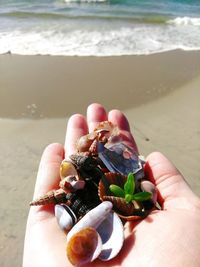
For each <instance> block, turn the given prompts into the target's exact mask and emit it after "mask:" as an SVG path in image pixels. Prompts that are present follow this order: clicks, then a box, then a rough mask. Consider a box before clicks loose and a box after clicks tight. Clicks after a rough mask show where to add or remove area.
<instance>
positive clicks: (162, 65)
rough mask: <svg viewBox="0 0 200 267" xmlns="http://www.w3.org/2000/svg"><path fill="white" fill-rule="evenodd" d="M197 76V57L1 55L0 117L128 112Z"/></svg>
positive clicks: (177, 53)
mask: <svg viewBox="0 0 200 267" xmlns="http://www.w3.org/2000/svg"><path fill="white" fill-rule="evenodd" d="M199 71H200V53H199V51H196V52H183V51H171V52H166V53H160V54H154V55H148V56H122V57H52V56H17V55H1V56H0V96H1V97H0V117H7V118H8V117H11V118H22V117H30V118H32V117H33V118H42V117H48V118H49V117H66V116H68V115H69V114H72V113H74V111H76V112H85V109H86V107H87V105H88V104H89V103H92V102H101V103H104V104H105V106H106V107H107V108H108V109H110V108H113V107H118V108H119V109H127V108H131V107H135V106H139V105H140V104H144V103H146V102H148V101H150V100H155V99H157V98H159V97H160V96H162V95H165V94H167V93H169V92H170V91H173V90H174V89H176V88H178V87H180V86H182V85H183V84H185V83H187V82H189V81H190V80H191V79H192V78H194V77H195V76H196V75H197V74H198V73H199Z"/></svg>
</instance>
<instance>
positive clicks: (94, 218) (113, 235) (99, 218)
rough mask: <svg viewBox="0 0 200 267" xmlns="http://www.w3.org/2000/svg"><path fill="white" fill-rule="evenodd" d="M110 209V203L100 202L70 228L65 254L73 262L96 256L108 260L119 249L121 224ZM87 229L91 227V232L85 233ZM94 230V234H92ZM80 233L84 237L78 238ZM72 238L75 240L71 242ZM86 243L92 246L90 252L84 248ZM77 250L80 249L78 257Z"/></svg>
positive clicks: (92, 258)
mask: <svg viewBox="0 0 200 267" xmlns="http://www.w3.org/2000/svg"><path fill="white" fill-rule="evenodd" d="M111 209H112V203H110V202H108V201H105V202H102V203H101V204H100V205H98V206H97V207H95V208H94V209H92V210H91V211H89V212H88V213H87V214H86V215H85V216H84V217H83V218H82V219H81V220H80V221H79V222H78V223H77V224H76V225H75V226H74V227H73V228H72V229H71V230H70V232H69V233H68V235H67V252H68V253H67V254H68V257H69V260H70V261H71V262H72V263H73V264H74V262H75V263H76V264H78V265H81V264H83V263H84V264H85V263H88V262H91V261H93V260H95V259H96V258H97V257H99V258H100V259H101V260H104V261H106V260H110V259H112V258H113V257H115V256H116V255H117V254H118V252H119V251H120V250H121V247H122V245H123V242H124V232H123V225H122V222H121V220H120V219H119V217H118V216H117V214H116V213H113V212H112V211H111ZM88 229H93V231H91V233H92V234H90V232H89V234H88V233H87V231H88ZM95 229H96V230H95ZM95 232H96V234H94V233H95ZM80 233H81V237H82V236H84V238H83V237H82V238H80V235H79V234H80ZM97 236H98V238H97ZM74 239H75V241H76V242H72V240H74ZM97 240H98V241H97ZM116 240H117V242H116ZM77 242H78V244H77ZM74 243H75V245H74ZM91 243H92V244H91ZM80 244H81V245H80ZM87 245H88V246H89V247H92V249H91V250H90V253H88V251H87V249H86V248H87ZM76 246H78V249H76ZM80 247H81V248H80ZM77 250H79V251H80V254H81V255H80V257H79V255H78V254H79V253H77ZM69 251H70V252H69ZM72 252H73V254H72ZM71 254H72V255H71ZM74 254H76V255H74ZM74 258H76V261H74ZM83 258H84V260H83Z"/></svg>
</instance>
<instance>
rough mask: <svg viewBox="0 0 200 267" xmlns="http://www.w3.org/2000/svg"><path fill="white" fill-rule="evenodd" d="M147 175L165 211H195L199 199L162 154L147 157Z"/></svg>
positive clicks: (154, 153) (157, 153) (199, 201)
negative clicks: (155, 188) (173, 209)
mask: <svg viewBox="0 0 200 267" xmlns="http://www.w3.org/2000/svg"><path fill="white" fill-rule="evenodd" d="M146 160H147V162H146V164H145V173H146V174H147V176H148V178H149V180H151V181H152V182H153V183H154V184H155V185H156V187H157V189H158V201H159V203H160V204H161V206H162V208H163V209H172V208H175V209H177V208H181V209H190V210H191V209H195V208H196V207H197V206H198V207H200V200H199V198H198V197H197V196H196V195H195V194H194V193H193V191H192V190H191V188H190V187H189V185H188V184H187V182H186V181H185V179H184V177H183V176H182V174H181V173H180V172H179V171H178V170H177V168H176V167H175V166H174V165H173V164H172V163H171V162H170V161H169V160H168V159H167V158H166V157H165V156H164V155H163V154H161V153H159V152H153V153H151V154H150V155H149V156H148V157H147V159H146Z"/></svg>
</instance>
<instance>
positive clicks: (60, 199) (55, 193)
mask: <svg viewBox="0 0 200 267" xmlns="http://www.w3.org/2000/svg"><path fill="white" fill-rule="evenodd" d="M64 202H66V192H65V191H64V190H63V189H61V188H60V189H58V190H52V191H49V192H47V193H46V194H45V195H43V196H40V197H39V198H37V199H35V200H33V201H31V202H30V206H39V205H46V204H57V203H64Z"/></svg>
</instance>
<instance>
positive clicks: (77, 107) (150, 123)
mask: <svg viewBox="0 0 200 267" xmlns="http://www.w3.org/2000/svg"><path fill="white" fill-rule="evenodd" d="M199 86H200V52H181V51H174V52H167V53H163V54H157V55H151V56H131V57H110V58H93V57H91V58H78V57H73V58H70V57H46V56H44V57H40V56H38V57H35V56H34V57H32V56H30V57H28V56H13V55H2V56H0V117H1V119H0V128H1V131H0V150H1V153H0V177H1V181H0V184H1V186H0V191H1V192H0V202H1V203H2V204H1V214H0V216H1V231H0V240H1V241H0V242H1V243H0V251H1V259H0V265H1V266H3V267H10V266H21V259H22V251H23V239H24V231H25V224H26V218H27V213H28V209H29V207H28V203H29V201H30V200H31V198H32V193H33V187H34V183H35V177H36V173H37V168H38V164H39V160H40V156H41V153H42V151H43V149H44V147H45V146H46V145H47V144H49V143H52V142H60V143H63V142H64V137H65V127H66V122H67V117H68V116H69V115H71V114H72V113H75V112H84V113H85V108H86V106H87V105H88V104H89V103H91V102H93V101H97V102H101V103H104V104H105V107H106V109H107V110H108V109H110V108H118V109H122V110H123V111H124V112H125V114H126V115H127V116H128V118H129V120H130V123H131V129H132V131H133V133H134V136H135V138H136V141H137V143H138V146H139V148H140V152H141V153H142V154H143V155H145V156H146V155H147V154H148V153H150V152H152V151H155V150H158V151H161V152H163V153H164V154H166V155H167V156H168V157H169V158H170V159H171V160H172V161H173V162H174V163H175V164H176V165H177V167H178V168H179V169H180V170H181V172H182V173H183V174H184V176H185V177H186V179H187V181H188V182H189V184H190V185H191V187H192V188H193V190H194V191H195V192H196V193H197V194H198V195H199V196H200V178H199V173H200V166H199V160H200V142H199V136H200V123H199V122H200V110H199V99H200V90H199ZM80 88H81V91H80ZM94 88H95V89H94ZM81 93H82V96H80V95H81ZM32 104H34V105H32ZM13 118H14V119H13ZM19 118H20V119H19ZM33 118H41V119H39V120H35V119H33Z"/></svg>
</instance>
